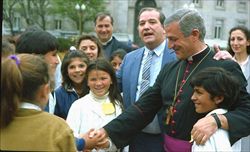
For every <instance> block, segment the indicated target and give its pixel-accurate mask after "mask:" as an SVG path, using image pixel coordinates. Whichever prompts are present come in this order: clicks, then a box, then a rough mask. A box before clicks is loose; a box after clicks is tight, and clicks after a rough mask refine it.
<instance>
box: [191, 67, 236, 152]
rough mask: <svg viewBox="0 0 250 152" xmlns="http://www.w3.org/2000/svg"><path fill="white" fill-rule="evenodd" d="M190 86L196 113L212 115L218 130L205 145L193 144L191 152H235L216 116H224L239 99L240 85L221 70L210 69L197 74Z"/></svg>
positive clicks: (230, 75) (216, 68)
mask: <svg viewBox="0 0 250 152" xmlns="http://www.w3.org/2000/svg"><path fill="white" fill-rule="evenodd" d="M190 84H191V85H192V87H193V88H194V93H193V95H192V97H191V99H192V101H193V102H194V104H195V111H196V112H197V113H204V114H206V116H209V115H212V116H213V117H214V119H215V122H216V123H217V126H218V130H217V131H216V132H215V133H214V134H213V135H212V136H211V137H210V138H209V140H208V141H207V142H206V143H205V145H196V143H195V142H194V143H193V146H192V151H197V152H199V151H227V152H228V151H232V150H234V151H237V149H234V148H233V147H234V146H236V145H237V142H236V143H235V144H234V146H233V147H231V144H230V142H229V136H228V132H227V131H226V130H223V129H220V127H221V124H220V120H219V118H218V116H217V114H224V113H226V112H227V110H229V109H230V108H231V105H233V104H235V103H236V102H237V101H238V99H239V90H240V84H239V82H238V81H237V79H236V78H235V77H233V76H232V74H230V73H229V72H227V71H226V70H224V69H222V68H218V67H210V68H206V69H205V70H202V71H201V72H199V73H197V74H196V75H195V76H194V77H193V78H192V80H191V82H190Z"/></svg>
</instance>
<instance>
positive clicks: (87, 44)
mask: <svg viewBox="0 0 250 152" xmlns="http://www.w3.org/2000/svg"><path fill="white" fill-rule="evenodd" d="M79 50H81V51H83V52H84V53H85V54H86V55H87V56H88V58H89V60H95V59H97V57H98V47H97V45H96V43H95V42H93V41H91V40H82V41H81V43H80V45H79Z"/></svg>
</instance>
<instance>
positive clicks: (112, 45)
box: [95, 12, 134, 59]
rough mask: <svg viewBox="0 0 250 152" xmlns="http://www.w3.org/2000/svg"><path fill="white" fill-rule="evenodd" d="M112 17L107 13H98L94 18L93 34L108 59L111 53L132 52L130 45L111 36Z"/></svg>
mask: <svg viewBox="0 0 250 152" xmlns="http://www.w3.org/2000/svg"><path fill="white" fill-rule="evenodd" d="M113 23H114V20H113V17H112V16H111V15H110V14H109V13H103V12H101V13H98V14H97V15H96V17H95V32H96V35H97V37H98V39H99V40H100V42H101V43H102V45H103V50H104V55H105V57H106V58H107V59H109V58H110V56H111V54H112V52H114V51H116V50H117V49H124V50H125V51H126V52H130V51H132V50H134V48H133V47H132V46H131V45H128V44H126V43H123V42H120V41H118V40H117V39H116V38H115V37H114V36H112V35H113Z"/></svg>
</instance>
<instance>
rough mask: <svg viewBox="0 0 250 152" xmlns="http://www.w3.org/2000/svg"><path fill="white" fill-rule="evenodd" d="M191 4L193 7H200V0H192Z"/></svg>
mask: <svg viewBox="0 0 250 152" xmlns="http://www.w3.org/2000/svg"><path fill="white" fill-rule="evenodd" d="M193 4H194V6H195V7H201V1H200V0H193Z"/></svg>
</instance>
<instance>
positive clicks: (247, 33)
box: [227, 26, 250, 56]
mask: <svg viewBox="0 0 250 152" xmlns="http://www.w3.org/2000/svg"><path fill="white" fill-rule="evenodd" d="M236 30H240V31H241V32H243V33H244V35H245V37H246V39H247V41H250V31H249V30H248V29H247V27H245V26H236V27H234V28H232V29H231V30H230V31H229V38H228V42H227V50H228V52H229V53H230V54H231V55H233V56H234V54H235V53H234V51H233V50H232V47H231V45H230V37H231V34H232V32H233V31H236ZM249 43H250V42H249ZM247 54H250V45H249V46H247Z"/></svg>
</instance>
